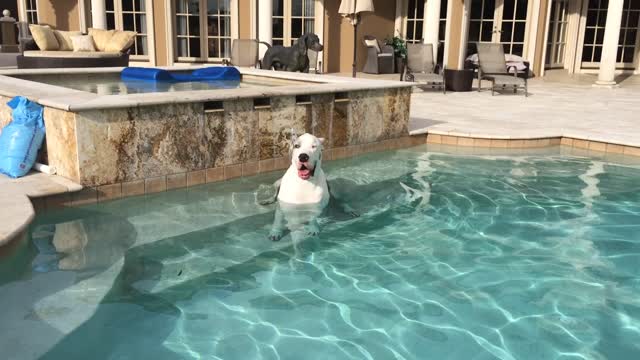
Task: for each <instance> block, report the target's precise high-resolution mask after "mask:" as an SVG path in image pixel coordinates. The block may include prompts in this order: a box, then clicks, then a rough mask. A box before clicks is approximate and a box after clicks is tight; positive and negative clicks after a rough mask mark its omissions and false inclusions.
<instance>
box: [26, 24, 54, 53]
mask: <svg viewBox="0 0 640 360" xmlns="http://www.w3.org/2000/svg"><path fill="white" fill-rule="evenodd" d="M29 31H31V36H33V41H35V42H36V45H38V48H40V50H58V48H59V47H60V45H59V44H58V40H57V39H56V36H55V35H54V33H53V30H52V29H51V28H50V27H49V26H42V25H34V24H31V25H29Z"/></svg>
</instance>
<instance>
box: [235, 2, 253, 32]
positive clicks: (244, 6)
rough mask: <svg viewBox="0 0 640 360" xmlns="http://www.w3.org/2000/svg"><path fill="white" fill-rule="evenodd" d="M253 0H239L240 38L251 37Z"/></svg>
mask: <svg viewBox="0 0 640 360" xmlns="http://www.w3.org/2000/svg"><path fill="white" fill-rule="evenodd" d="M251 1H254V0H238V37H239V38H240V39H251V38H252V36H251V21H253V19H251Z"/></svg>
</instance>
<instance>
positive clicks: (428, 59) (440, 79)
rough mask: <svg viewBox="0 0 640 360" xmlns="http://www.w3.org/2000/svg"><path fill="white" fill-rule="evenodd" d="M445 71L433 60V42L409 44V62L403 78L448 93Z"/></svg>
mask: <svg viewBox="0 0 640 360" xmlns="http://www.w3.org/2000/svg"><path fill="white" fill-rule="evenodd" d="M443 73H444V69H438V65H436V64H435V62H434V61H433V45H432V44H421V43H420V44H407V63H406V66H405V67H404V76H403V77H402V78H401V80H404V81H413V82H416V83H418V85H419V86H421V87H422V86H428V87H431V88H432V89H435V88H441V89H442V92H443V93H445V94H446V92H447V89H446V83H445V79H444V76H443Z"/></svg>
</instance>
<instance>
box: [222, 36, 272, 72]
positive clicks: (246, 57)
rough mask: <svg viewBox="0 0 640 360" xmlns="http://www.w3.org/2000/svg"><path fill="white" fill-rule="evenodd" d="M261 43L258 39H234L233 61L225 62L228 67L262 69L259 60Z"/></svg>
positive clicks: (232, 45)
mask: <svg viewBox="0 0 640 360" xmlns="http://www.w3.org/2000/svg"><path fill="white" fill-rule="evenodd" d="M259 46H260V43H259V42H258V40H256V39H233V43H232V44H231V59H229V60H223V63H224V64H225V65H227V66H245V67H256V68H258V69H260V68H262V63H261V62H260V60H259V55H258V53H259V51H258V50H259Z"/></svg>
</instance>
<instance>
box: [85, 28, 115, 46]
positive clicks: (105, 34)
mask: <svg viewBox="0 0 640 360" xmlns="http://www.w3.org/2000/svg"><path fill="white" fill-rule="evenodd" d="M114 32H115V30H103V29H94V28H89V35H91V36H93V43H94V45H95V46H96V49H97V50H98V51H106V49H107V45H108V44H109V41H111V38H112V37H113V33H114Z"/></svg>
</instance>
